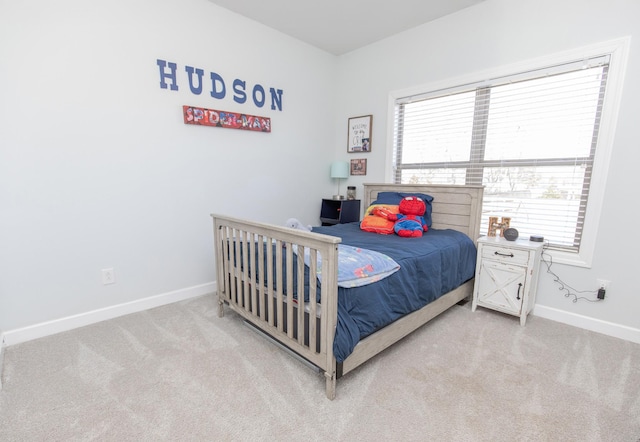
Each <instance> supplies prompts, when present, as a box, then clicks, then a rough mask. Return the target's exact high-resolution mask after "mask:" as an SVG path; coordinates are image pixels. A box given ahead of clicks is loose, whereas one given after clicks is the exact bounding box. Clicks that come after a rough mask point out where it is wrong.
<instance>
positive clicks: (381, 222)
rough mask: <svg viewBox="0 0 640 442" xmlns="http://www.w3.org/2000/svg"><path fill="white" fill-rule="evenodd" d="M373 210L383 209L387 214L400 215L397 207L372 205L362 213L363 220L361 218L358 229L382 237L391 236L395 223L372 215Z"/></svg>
mask: <svg viewBox="0 0 640 442" xmlns="http://www.w3.org/2000/svg"><path fill="white" fill-rule="evenodd" d="M375 208H385V209H387V210H388V211H389V212H391V213H394V214H398V213H400V209H399V206H398V205H393V204H372V205H370V206H369V207H368V208H367V211H366V212H365V213H364V218H362V222H361V223H360V229H362V230H364V231H366V232H373V233H380V234H383V235H390V234H392V233H393V226H394V224H395V221H391V220H388V219H386V218H383V217H381V216H378V215H374V214H373V209H375Z"/></svg>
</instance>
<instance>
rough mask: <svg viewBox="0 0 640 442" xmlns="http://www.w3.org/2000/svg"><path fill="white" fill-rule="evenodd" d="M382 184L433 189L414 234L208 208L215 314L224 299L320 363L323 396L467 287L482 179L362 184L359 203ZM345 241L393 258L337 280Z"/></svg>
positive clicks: (408, 190)
mask: <svg viewBox="0 0 640 442" xmlns="http://www.w3.org/2000/svg"><path fill="white" fill-rule="evenodd" d="M384 192H402V193H405V194H426V195H430V196H432V197H433V202H432V204H431V208H430V209H431V210H430V212H431V213H430V218H431V228H430V229H429V231H428V232H426V233H425V234H424V235H423V237H422V238H400V237H398V236H395V235H379V234H376V233H370V232H364V231H362V230H361V229H360V228H359V224H358V223H350V224H339V225H336V226H331V227H315V228H314V229H313V231H312V232H307V231H304V230H297V229H291V228H288V227H284V226H276V225H270V224H264V223H259V222H254V221H249V220H241V219H236V218H232V217H227V216H223V215H217V214H212V215H211V216H212V219H213V227H214V250H215V257H216V270H217V295H218V315H219V316H220V317H222V316H223V315H224V310H225V306H228V307H227V308H230V309H232V310H233V311H234V312H236V313H237V314H239V315H240V316H242V317H243V318H244V319H245V320H246V321H248V323H250V324H251V325H252V326H253V327H255V328H256V329H258V330H260V331H262V332H264V333H265V334H267V335H268V336H270V337H271V338H272V339H274V340H275V341H276V342H278V343H279V344H281V345H282V346H284V347H285V348H286V349H288V350H290V351H292V352H294V353H295V354H297V355H299V356H300V357H302V358H303V359H304V360H305V361H308V362H309V363H310V364H312V365H313V366H315V367H317V368H318V369H319V370H320V371H321V372H322V373H324V376H325V381H326V395H327V397H328V398H329V399H334V398H335V395H336V380H337V379H338V378H340V377H341V376H343V375H345V374H347V373H349V372H350V371H352V370H354V369H355V368H356V367H358V366H360V365H361V364H362V363H364V362H366V361H367V360H369V359H370V358H372V357H373V356H375V355H377V354H378V353H380V352H381V351H383V350H384V349H386V348H388V347H389V346H391V345H392V344H394V343H395V342H397V341H399V340H400V339H402V338H403V337H405V336H406V335H408V334H409V333H411V332H412V331H414V330H416V329H417V328H419V327H420V326H422V325H424V324H425V323H427V322H428V321H430V320H431V319H432V318H434V317H435V316H437V315H438V314H440V313H442V312H444V311H445V310H447V309H448V308H450V307H452V306H454V305H455V304H457V303H459V302H460V301H462V300H464V299H466V298H468V297H470V296H471V294H472V291H473V279H472V278H473V274H474V268H475V257H476V255H475V240H476V239H477V238H478V236H479V227H480V216H481V207H482V194H483V188H482V187H481V186H446V185H401V184H364V197H363V202H364V207H365V208H367V207H369V206H370V205H371V204H372V203H375V202H377V199H378V196H379V195H380V196H382V195H383V194H385V193H384ZM394 241H395V242H394ZM451 241H453V243H454V244H455V247H456V248H457V247H458V246H460V247H462V249H461V250H459V251H454V252H453V255H445V251H446V253H451V252H449V249H451V248H452V246H451ZM469 243H470V244H471V248H469ZM348 248H358V249H359V248H362V249H364V250H367V251H369V250H370V251H371V252H372V253H378V252H379V253H382V254H383V255H382V256H384V257H386V258H391V261H393V262H395V263H397V264H398V267H399V268H398V269H396V270H394V271H391V272H389V274H388V275H385V276H384V277H383V278H382V279H380V280H376V278H373V282H367V283H366V284H363V285H360V283H359V282H358V283H357V284H358V285H357V286H353V284H352V282H351V281H347V282H346V283H345V281H344V278H343V277H342V274H341V272H340V271H339V265H338V262H339V261H340V260H342V261H344V256H345V250H346V249H348ZM376 249H377V250H376ZM411 250H417V251H419V253H422V254H429V255H433V256H435V257H437V259H436V260H439V261H441V262H440V263H439V264H438V265H440V268H438V267H427V268H424V269H423V268H422V267H416V265H417V264H415V263H420V265H422V263H423V262H424V261H425V259H424V258H422V257H417V258H414V257H411V256H409V255H410V254H411V253H410V252H411ZM427 250H428V251H427ZM429 265H431V264H429ZM451 267H455V268H456V269H457V268H458V267H460V269H457V270H456V272H455V273H457V274H456V275H455V276H448V274H447V275H445V273H444V271H443V270H442V268H451ZM342 273H344V272H342ZM314 276H315V277H314ZM398 284H400V285H398ZM398 287H401V289H402V290H401V292H399V291H398V290H399V288H398ZM405 298H406V299H405ZM394 303H395V304H394ZM371 306H374V307H375V308H376V311H378V310H379V311H383V314H382V317H379V316H377V315H378V313H376V316H375V318H374V316H373V315H372V314H371V313H369V309H370V308H371ZM379 307H381V308H379ZM358 315H360V316H358ZM370 317H371V318H374V319H372V320H370V319H369V318H370Z"/></svg>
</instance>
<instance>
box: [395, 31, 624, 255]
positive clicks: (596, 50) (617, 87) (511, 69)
mask: <svg viewBox="0 0 640 442" xmlns="http://www.w3.org/2000/svg"><path fill="white" fill-rule="evenodd" d="M630 40H631V38H630V37H624V38H620V39H615V40H610V41H606V42H602V43H597V44H593V45H589V46H584V47H581V48H576V49H571V50H568V51H563V52H558V53H555V54H552V55H548V56H544V57H540V58H536V59H532V60H527V61H524V62H520V63H514V64H510V65H505V66H501V67H497V68H494V69H490V70H485V71H481V72H476V73H473V74H469V75H464V76H461V77H455V78H450V79H446V80H443V81H439V82H435V83H429V84H426V85H421V86H416V87H412V88H408V89H403V90H397V91H392V92H391V93H390V94H389V105H388V115H387V123H388V127H387V146H388V148H387V155H386V162H385V164H386V167H385V178H386V181H388V182H393V180H394V176H395V171H394V169H393V164H394V157H393V155H394V153H393V143H394V139H393V137H394V118H395V103H396V100H398V99H400V98H403V97H407V96H411V95H421V94H425V93H430V92H434V91H439V90H443V89H451V88H457V87H463V86H464V85H467V84H475V83H478V82H480V81H483V80H484V79H491V78H498V77H506V76H509V75H515V74H517V73H520V72H526V71H533V70H536V69H542V68H545V67H548V66H554V65H558V64H562V63H566V62H572V61H576V60H581V59H587V58H592V57H598V56H603V55H609V56H610V61H609V76H608V79H607V90H606V93H605V97H604V104H603V110H602V118H601V121H600V129H599V134H598V146H597V148H596V152H595V158H594V164H593V177H592V180H591V187H590V189H589V199H588V201H587V211H586V215H585V220H584V230H583V233H582V239H581V243H580V250H579V252H569V251H561V250H549V251H548V253H549V254H551V256H552V257H553V261H554V262H555V263H562V264H567V265H573V266H578V267H587V268H590V267H591V264H592V261H593V254H594V250H595V245H596V240H597V234H598V229H599V224H600V214H601V212H602V207H603V203H604V195H605V187H606V182H607V174H608V172H609V163H610V159H611V152H612V150H613V142H614V136H615V132H616V124H617V121H618V112H619V109H620V101H621V98H622V87H623V84H624V77H625V73H626V67H627V59H628V56H629V45H630Z"/></svg>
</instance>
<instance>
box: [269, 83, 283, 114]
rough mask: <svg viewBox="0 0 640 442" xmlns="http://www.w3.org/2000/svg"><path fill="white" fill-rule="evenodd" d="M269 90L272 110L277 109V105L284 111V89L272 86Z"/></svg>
mask: <svg viewBox="0 0 640 442" xmlns="http://www.w3.org/2000/svg"><path fill="white" fill-rule="evenodd" d="M269 92H271V110H276V106H277V107H278V110H279V111H280V112H282V89H278V90H276V89H274V88H272V87H271V88H269ZM276 94H277V95H276Z"/></svg>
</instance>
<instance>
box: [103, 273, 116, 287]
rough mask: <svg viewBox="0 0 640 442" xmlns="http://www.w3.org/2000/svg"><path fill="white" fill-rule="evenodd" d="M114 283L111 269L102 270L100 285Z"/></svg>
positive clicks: (113, 274) (114, 276)
mask: <svg viewBox="0 0 640 442" xmlns="http://www.w3.org/2000/svg"><path fill="white" fill-rule="evenodd" d="M115 283H116V274H115V273H114V271H113V269H102V284H104V285H108V284H115Z"/></svg>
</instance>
